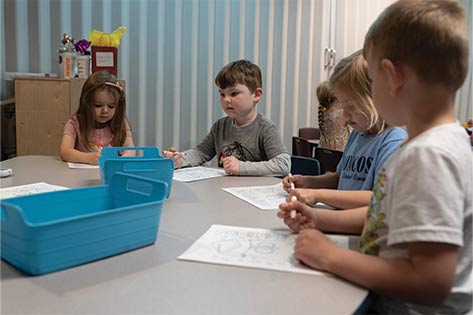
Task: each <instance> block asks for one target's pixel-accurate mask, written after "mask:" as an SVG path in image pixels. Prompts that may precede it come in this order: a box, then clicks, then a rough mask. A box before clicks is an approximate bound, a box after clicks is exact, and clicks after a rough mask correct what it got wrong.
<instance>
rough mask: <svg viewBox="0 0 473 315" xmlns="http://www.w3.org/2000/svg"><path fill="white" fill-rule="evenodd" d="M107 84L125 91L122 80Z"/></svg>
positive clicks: (106, 83)
mask: <svg viewBox="0 0 473 315" xmlns="http://www.w3.org/2000/svg"><path fill="white" fill-rule="evenodd" d="M105 85H108V86H113V87H114V88H117V89H119V90H120V91H122V92H123V88H122V87H121V85H120V82H118V81H117V82H115V83H113V82H105Z"/></svg>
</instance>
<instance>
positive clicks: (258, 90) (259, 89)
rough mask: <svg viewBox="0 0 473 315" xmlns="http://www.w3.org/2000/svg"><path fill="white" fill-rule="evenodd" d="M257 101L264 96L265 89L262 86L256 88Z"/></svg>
mask: <svg viewBox="0 0 473 315" xmlns="http://www.w3.org/2000/svg"><path fill="white" fill-rule="evenodd" d="M254 94H255V101H256V102H258V101H259V99H260V98H261V96H263V89H262V88H260V87H259V88H256V90H255V93H254Z"/></svg>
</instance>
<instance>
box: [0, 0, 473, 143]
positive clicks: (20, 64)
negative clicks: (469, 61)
mask: <svg viewBox="0 0 473 315" xmlns="http://www.w3.org/2000/svg"><path fill="white" fill-rule="evenodd" d="M331 1H333V2H334V3H335V8H336V19H337V20H336V21H335V26H336V32H335V35H334V36H335V37H333V40H335V43H336V46H337V47H341V48H338V55H337V59H340V58H342V57H343V56H344V55H346V54H349V53H351V52H352V51H353V50H355V49H358V48H361V46H362V42H363V37H364V32H365V31H366V29H367V27H368V26H369V24H371V21H372V20H373V19H374V18H375V17H376V16H377V15H378V13H379V12H380V11H381V10H382V9H383V8H384V7H385V5H387V4H388V3H390V2H391V0H382V1H380V0H331ZM463 2H465V3H468V7H469V17H470V19H469V23H470V25H471V3H470V2H469V0H463ZM0 7H1V8H0V14H1V30H0V44H1V50H0V54H1V65H0V66H1V69H0V70H1V73H2V78H3V72H4V71H8V72H56V71H57V52H56V50H57V47H58V45H59V42H60V40H61V38H62V33H64V32H66V33H68V34H71V35H72V36H74V37H75V38H76V39H81V38H86V37H87V36H88V31H90V30H92V29H94V28H95V29H98V30H102V31H105V32H111V31H113V30H114V29H115V28H116V27H118V26H121V25H123V26H126V27H127V28H128V30H127V32H126V33H125V35H124V37H123V39H122V44H121V46H120V47H119V77H120V78H121V79H124V80H126V81H127V101H128V116H129V119H130V122H131V124H132V127H133V134H134V140H135V143H136V144H137V145H157V146H158V147H160V148H167V147H169V146H171V145H174V146H177V147H178V148H180V149H187V148H189V147H191V146H193V145H195V144H196V143H198V141H200V139H202V138H203V137H204V136H205V134H206V133H207V132H208V130H209V128H210V126H211V124H212V122H213V121H215V120H216V119H218V118H219V117H221V116H222V115H223V112H222V111H221V109H220V106H219V101H218V94H217V89H216V88H215V84H214V83H213V81H214V77H215V75H216V74H217V72H218V71H219V69H220V68H221V67H222V66H224V65H225V64H226V63H228V62H229V61H232V60H236V59H240V58H246V59H250V60H252V61H253V62H255V63H256V64H258V65H259V66H260V67H261V69H262V72H263V84H264V91H265V93H264V97H263V99H262V101H261V102H260V104H259V105H258V108H259V110H260V111H261V112H263V113H265V114H266V115H267V116H269V117H270V118H271V119H272V120H273V121H274V122H275V123H276V124H278V125H279V127H280V129H281V132H282V135H283V138H284V141H285V143H286V145H287V146H288V149H290V147H291V137H292V136H293V135H295V134H296V133H297V129H298V128H299V127H303V126H309V125H316V124H317V112H316V111H317V101H316V98H315V93H314V91H315V87H316V86H317V84H318V83H319V82H320V81H321V80H324V79H326V76H327V74H326V72H324V70H323V67H322V66H321V64H322V62H323V49H324V48H325V47H327V46H328V44H329V29H330V24H329V20H330V16H329V14H330V0H317V1H312V0H297V1H296V0H133V1H132V0H93V1H92V0H60V1H59V0H37V1H27V0H16V1H15V0H2V2H1V6H0ZM470 29H471V27H470ZM469 78H470V79H469V80H470V81H468V82H469V87H468V89H466V92H464V93H463V94H462V99H464V100H466V101H469V102H470V103H471V93H472V92H471V91H472V90H473V88H472V86H471V82H472V81H471V75H470V77H469ZM5 95H6V91H5V82H4V81H3V80H2V98H4V97H5ZM470 107H471V105H470ZM458 114H459V118H460V119H462V120H463V119H465V118H466V117H470V116H471V115H472V113H471V108H466V109H465V108H464V107H459V110H458Z"/></svg>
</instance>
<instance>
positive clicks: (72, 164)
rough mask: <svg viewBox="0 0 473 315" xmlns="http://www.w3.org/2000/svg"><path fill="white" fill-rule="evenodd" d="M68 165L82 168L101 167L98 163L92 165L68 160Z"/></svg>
mask: <svg viewBox="0 0 473 315" xmlns="http://www.w3.org/2000/svg"><path fill="white" fill-rule="evenodd" d="M67 166H69V168H81V169H84V168H86V169H88V168H99V166H98V165H91V164H83V163H71V162H67Z"/></svg>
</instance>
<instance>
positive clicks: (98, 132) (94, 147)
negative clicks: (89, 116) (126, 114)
mask: <svg viewBox="0 0 473 315" xmlns="http://www.w3.org/2000/svg"><path fill="white" fill-rule="evenodd" d="M125 124H126V136H127V137H131V128H130V125H129V123H128V121H127V120H126V119H125ZM64 134H65V135H68V136H71V137H73V138H74V139H75V145H74V149H76V150H79V151H81V152H90V151H91V152H96V151H99V150H100V149H101V148H105V147H109V146H111V144H112V140H113V135H112V130H111V129H110V127H109V126H106V127H104V128H100V129H96V128H93V129H92V132H91V133H90V134H89V147H90V151H89V150H87V149H86V147H85V145H84V143H83V142H82V139H81V137H80V136H79V135H80V128H79V120H78V119H77V116H76V115H73V116H72V117H71V118H70V119H69V120H68V121H67V122H66V125H65V126H64Z"/></svg>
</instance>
